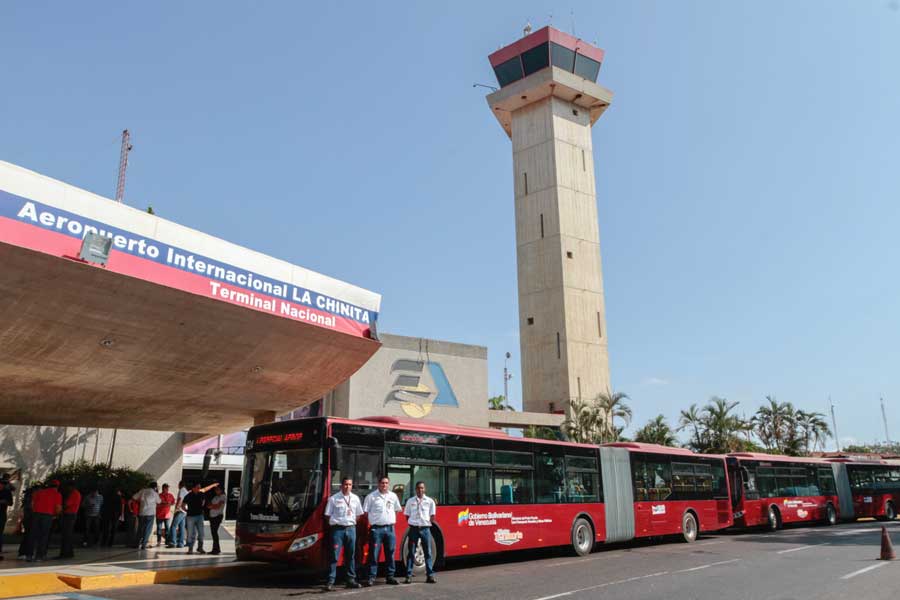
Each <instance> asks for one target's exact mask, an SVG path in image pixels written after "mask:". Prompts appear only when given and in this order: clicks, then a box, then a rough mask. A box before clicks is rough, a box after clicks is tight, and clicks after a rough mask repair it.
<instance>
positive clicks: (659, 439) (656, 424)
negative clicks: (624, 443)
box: [634, 415, 676, 446]
mask: <svg viewBox="0 0 900 600" xmlns="http://www.w3.org/2000/svg"><path fill="white" fill-rule="evenodd" d="M634 441H636V442H642V443H644V444H659V445H660V446H674V445H675V442H676V439H675V432H674V431H672V428H671V427H669V424H668V423H667V422H666V418H665V417H664V416H662V415H657V416H656V418H654V419H650V420H649V421H647V424H646V425H644V426H643V427H641V428H640V429H638V430H637V431H636V432H635V434H634Z"/></svg>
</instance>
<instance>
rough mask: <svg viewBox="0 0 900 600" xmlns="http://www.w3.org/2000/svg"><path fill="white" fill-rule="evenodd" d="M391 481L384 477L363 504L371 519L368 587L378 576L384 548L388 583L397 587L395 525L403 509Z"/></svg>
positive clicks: (366, 583) (366, 584)
mask: <svg viewBox="0 0 900 600" xmlns="http://www.w3.org/2000/svg"><path fill="white" fill-rule="evenodd" d="M390 485H391V480H390V479H388V477H387V475H382V477H381V479H379V480H378V491H377V492H372V493H371V494H369V495H368V496H366V501H365V502H364V503H363V512H364V513H366V515H367V516H368V519H369V526H370V527H371V530H370V531H369V579H368V580H367V581H366V582H365V583H364V584H363V585H365V586H366V587H369V586H371V585H372V584H373V583H375V577H376V576H377V575H378V552H379V551H380V550H381V548H382V546H383V547H384V562H385V563H386V566H387V580H386V581H387V582H388V583H389V584H391V585H397V583H398V582H397V580H396V579H394V549H395V548H396V545H397V537H396V535H395V534H394V524H395V523H396V522H397V513H398V512H400V510H401V509H402V507H401V505H400V499H399V498H398V497H397V494H395V493H394V492H392V491H390V490H389V489H388V488H389V486H390Z"/></svg>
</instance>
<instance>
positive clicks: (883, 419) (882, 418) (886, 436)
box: [881, 396, 891, 446]
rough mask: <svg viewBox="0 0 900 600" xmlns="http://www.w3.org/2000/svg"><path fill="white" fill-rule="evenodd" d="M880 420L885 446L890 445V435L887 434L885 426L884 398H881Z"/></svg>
mask: <svg viewBox="0 0 900 600" xmlns="http://www.w3.org/2000/svg"><path fill="white" fill-rule="evenodd" d="M881 420H882V421H884V439H885V440H886V441H887V445H888V446H890V445H891V434H890V433H888V426H887V413H886V412H885V410H884V397H883V396H882V398H881Z"/></svg>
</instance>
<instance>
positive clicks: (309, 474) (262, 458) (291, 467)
mask: <svg viewBox="0 0 900 600" xmlns="http://www.w3.org/2000/svg"><path fill="white" fill-rule="evenodd" d="M322 482H323V466H322V450H321V449H320V448H302V449H296V450H294V449H289V450H262V451H258V452H248V453H247V454H246V455H245V462H244V477H243V488H244V489H243V490H242V491H241V508H240V513H239V519H240V520H241V521H245V522H246V521H268V522H273V523H274V522H278V523H293V524H299V523H301V522H303V521H304V520H305V519H307V518H308V517H309V515H310V513H311V512H312V511H313V509H314V508H315V506H316V504H317V502H318V499H319V498H320V497H321V494H322Z"/></svg>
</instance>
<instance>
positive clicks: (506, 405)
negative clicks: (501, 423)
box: [503, 352, 512, 408]
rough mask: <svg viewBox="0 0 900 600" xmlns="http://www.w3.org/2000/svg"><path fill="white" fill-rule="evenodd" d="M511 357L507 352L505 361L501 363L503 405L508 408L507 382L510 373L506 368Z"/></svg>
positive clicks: (510, 377)
mask: <svg viewBox="0 0 900 600" xmlns="http://www.w3.org/2000/svg"><path fill="white" fill-rule="evenodd" d="M511 356H512V355H511V354H510V353H509V352H507V353H506V359H505V360H504V361H503V405H504V408H509V380H510V379H512V373H510V372H509V369H508V368H507V363H508V362H509V359H510V357H511Z"/></svg>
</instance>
